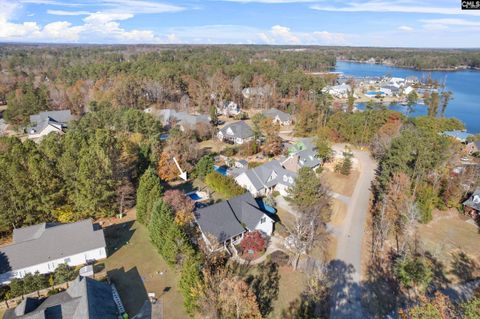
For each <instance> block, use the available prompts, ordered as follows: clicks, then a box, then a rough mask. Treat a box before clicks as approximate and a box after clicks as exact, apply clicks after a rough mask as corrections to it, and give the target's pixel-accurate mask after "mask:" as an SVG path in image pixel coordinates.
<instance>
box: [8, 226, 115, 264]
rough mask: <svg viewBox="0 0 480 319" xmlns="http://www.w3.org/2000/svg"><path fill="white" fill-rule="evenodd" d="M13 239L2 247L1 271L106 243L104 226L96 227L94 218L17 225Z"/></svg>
mask: <svg viewBox="0 0 480 319" xmlns="http://www.w3.org/2000/svg"><path fill="white" fill-rule="evenodd" d="M13 240H14V243H13V244H10V245H8V246H4V247H1V248H0V254H3V256H2V261H1V262H0V269H1V271H2V273H4V272H6V271H8V270H18V269H23V268H25V267H29V266H34V265H38V264H40V263H44V262H48V261H50V260H56V259H61V258H67V257H68V256H72V255H75V254H79V253H82V252H85V251H89V250H93V249H97V248H104V247H105V246H106V244H105V237H104V235H103V230H102V229H95V226H94V225H93V223H92V220H91V219H86V220H83V221H79V222H76V223H70V224H47V223H43V224H39V225H34V226H30V227H25V228H20V229H15V230H14V232H13Z"/></svg>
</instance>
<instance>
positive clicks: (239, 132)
mask: <svg viewBox="0 0 480 319" xmlns="http://www.w3.org/2000/svg"><path fill="white" fill-rule="evenodd" d="M217 137H218V139H219V140H221V141H226V142H230V143H234V144H243V143H245V142H248V141H251V140H253V138H254V133H253V130H252V128H251V127H250V126H248V124H247V123H245V122H244V121H238V122H233V123H229V124H227V125H225V126H224V127H222V128H221V129H220V131H218V133H217Z"/></svg>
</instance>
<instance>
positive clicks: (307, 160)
mask: <svg viewBox="0 0 480 319" xmlns="http://www.w3.org/2000/svg"><path fill="white" fill-rule="evenodd" d="M295 155H298V157H299V161H300V166H302V167H309V168H312V167H315V166H317V165H320V163H321V160H320V159H319V158H317V153H316V152H315V151H313V150H311V149H307V150H303V151H300V152H298V153H296V154H295Z"/></svg>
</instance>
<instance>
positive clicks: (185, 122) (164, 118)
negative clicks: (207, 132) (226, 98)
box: [144, 108, 210, 131]
mask: <svg viewBox="0 0 480 319" xmlns="http://www.w3.org/2000/svg"><path fill="white" fill-rule="evenodd" d="M144 112H145V113H150V114H152V115H154V116H156V117H158V118H159V119H160V121H161V122H162V124H163V125H164V126H172V125H178V126H179V128H180V130H182V131H185V130H187V129H192V130H193V129H195V128H196V127H197V125H199V124H204V125H210V117H208V116H207V115H194V114H189V113H187V112H178V111H176V110H173V109H163V110H156V109H152V108H148V109H145V111H144Z"/></svg>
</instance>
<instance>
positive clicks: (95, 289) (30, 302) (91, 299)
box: [3, 276, 122, 319]
mask: <svg viewBox="0 0 480 319" xmlns="http://www.w3.org/2000/svg"><path fill="white" fill-rule="evenodd" d="M114 295H115V293H114V292H113V289H112V287H111V286H110V285H109V284H108V283H106V282H100V281H96V280H94V279H91V278H88V277H81V276H80V277H78V278H77V279H76V280H75V281H74V282H73V283H72V284H71V286H70V287H69V288H68V289H67V290H65V291H62V292H59V293H57V294H54V295H51V296H48V297H47V298H32V297H27V298H25V299H24V300H23V301H22V302H21V303H20V304H19V305H18V306H17V307H16V308H14V309H9V310H7V311H6V313H5V315H4V317H3V318H4V319H118V318H122V317H121V315H122V314H121V313H120V311H119V308H118V306H117V303H116V301H115V299H114Z"/></svg>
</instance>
